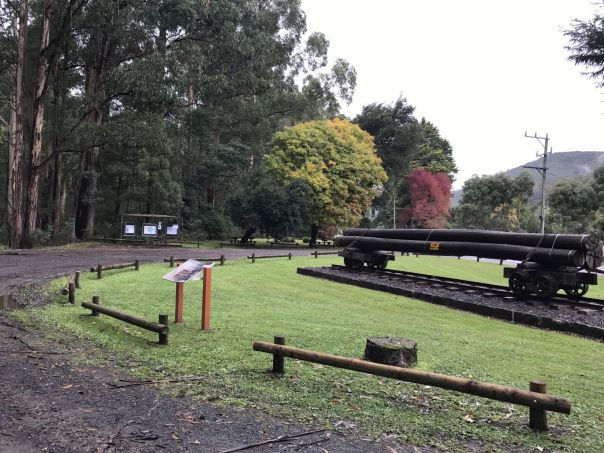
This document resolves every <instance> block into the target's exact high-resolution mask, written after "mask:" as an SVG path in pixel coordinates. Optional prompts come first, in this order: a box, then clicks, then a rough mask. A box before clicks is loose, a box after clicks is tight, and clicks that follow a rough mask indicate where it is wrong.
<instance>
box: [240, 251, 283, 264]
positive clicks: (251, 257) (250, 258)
mask: <svg viewBox="0 0 604 453" xmlns="http://www.w3.org/2000/svg"><path fill="white" fill-rule="evenodd" d="M292 256H293V255H292V254H291V253H288V254H287V255H261V256H257V255H256V254H255V253H252V256H248V257H247V259H248V260H252V263H255V262H256V260H261V259H265V258H289V259H290V260H291V259H292Z"/></svg>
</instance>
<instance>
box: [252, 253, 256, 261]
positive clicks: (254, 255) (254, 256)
mask: <svg viewBox="0 0 604 453" xmlns="http://www.w3.org/2000/svg"><path fill="white" fill-rule="evenodd" d="M255 262H256V254H255V253H252V263H255Z"/></svg>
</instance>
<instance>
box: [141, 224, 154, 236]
mask: <svg viewBox="0 0 604 453" xmlns="http://www.w3.org/2000/svg"><path fill="white" fill-rule="evenodd" d="M143 236H157V225H156V224H154V223H143Z"/></svg>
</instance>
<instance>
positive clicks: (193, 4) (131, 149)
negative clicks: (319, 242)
mask: <svg viewBox="0 0 604 453" xmlns="http://www.w3.org/2000/svg"><path fill="white" fill-rule="evenodd" d="M47 19H48V20H47ZM305 33H306V21H305V15H304V12H303V11H302V9H301V5H300V1H299V0H276V1H271V2H265V1H261V0H249V1H243V2H228V1H224V2H209V1H206V0H187V1H185V2H180V1H174V0H160V1H157V2H133V1H130V0H125V1H123V0H120V1H118V0H97V1H95V2H89V1H87V0H58V1H50V0H44V1H41V2H35V3H34V2H30V3H29V4H28V2H25V1H24V2H2V3H1V5H0V55H1V56H2V65H1V66H0V96H1V97H2V99H3V101H5V102H3V103H2V104H1V107H0V119H1V120H2V121H0V127H1V128H2V129H1V131H2V132H3V133H4V134H3V136H2V141H0V157H1V158H2V161H3V162H4V163H5V165H2V166H0V168H1V170H0V171H2V172H5V169H8V172H7V173H6V175H5V176H6V179H4V178H2V180H3V181H9V183H8V184H6V185H4V184H3V187H2V191H1V192H0V194H1V195H2V199H3V201H4V202H3V207H4V208H5V213H6V215H5V218H6V220H7V221H6V225H8V226H10V227H11V231H10V233H11V235H10V236H11V244H12V245H13V246H19V245H23V244H25V243H26V242H27V236H28V235H31V233H32V231H33V230H32V228H37V229H42V230H44V231H45V234H47V235H52V236H54V237H57V238H58V237H60V236H62V235H64V234H67V235H68V236H71V235H75V237H77V238H79V239H87V238H91V237H93V236H98V235H110V234H116V231H117V230H116V228H119V221H118V220H117V219H118V218H119V214H120V213H123V212H141V213H145V212H150V211H151V212H152V211H159V212H161V213H164V214H177V213H182V215H183V216H184V218H185V222H186V223H187V224H189V225H201V224H202V223H203V222H199V219H200V218H201V217H204V216H209V217H214V218H218V217H216V216H220V215H222V213H224V212H225V210H226V208H227V205H228V202H229V198H230V196H231V194H232V193H233V192H234V189H235V188H236V187H237V186H238V185H239V184H240V182H241V181H244V179H245V175H246V173H247V172H248V171H250V170H252V169H253V168H254V167H256V166H258V165H260V164H261V161H262V156H263V155H264V154H266V153H267V151H268V146H269V144H270V140H271V137H272V135H273V133H274V132H275V131H277V130H280V129H281V128H283V127H284V126H287V125H292V124H295V123H297V122H300V121H305V120H309V119H317V118H328V117H332V116H335V115H337V114H338V113H339V108H340V103H341V102H350V100H351V99H352V95H353V93H354V89H355V85H356V71H355V69H354V67H352V66H351V65H350V64H349V63H348V62H346V61H345V60H342V59H335V63H334V64H333V65H331V66H330V65H329V64H328V61H329V60H328V58H327V52H328V49H329V41H328V39H327V38H326V37H325V36H324V35H323V34H322V33H320V32H315V33H310V34H308V35H305ZM305 36H306V37H305ZM20 37H22V38H23V39H20ZM15 81H17V84H15ZM17 87H20V88H19V89H17ZM38 88H39V89H38ZM23 106H24V107H25V108H23ZM32 106H33V107H32ZM44 107H45V109H44ZM44 110H45V111H46V115H45V116H44ZM15 112H18V113H19V114H18V115H15V114H14V113H15ZM36 118H38V119H39V121H36ZM36 131H37V132H39V134H38V133H37V132H36ZM31 137H34V140H32V138H31ZM36 137H37V138H36ZM15 201H18V203H15ZM28 219H31V222H28ZM30 223H31V227H32V228H29V227H27V228H26V226H28V225H29V224H30ZM26 224H27V225H26ZM0 233H2V231H0ZM7 233H9V232H7V231H4V234H7ZM13 233H14V234H13Z"/></svg>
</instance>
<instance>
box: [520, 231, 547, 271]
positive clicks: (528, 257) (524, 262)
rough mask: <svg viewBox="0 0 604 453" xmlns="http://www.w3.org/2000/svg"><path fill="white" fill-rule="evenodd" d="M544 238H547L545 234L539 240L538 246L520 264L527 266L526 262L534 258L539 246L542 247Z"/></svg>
mask: <svg viewBox="0 0 604 453" xmlns="http://www.w3.org/2000/svg"><path fill="white" fill-rule="evenodd" d="M544 238H545V233H543V234H542V235H541V237H540V238H539V242H537V245H536V246H535V247H533V248H532V249H530V250H529V252H528V253H527V254H526V256H525V257H524V259H523V260H522V261H521V262H520V264H526V262H527V261H528V260H530V259H531V257H532V256H533V253H535V250H537V249H538V248H539V246H540V245H541V242H542V241H543V239H544Z"/></svg>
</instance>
